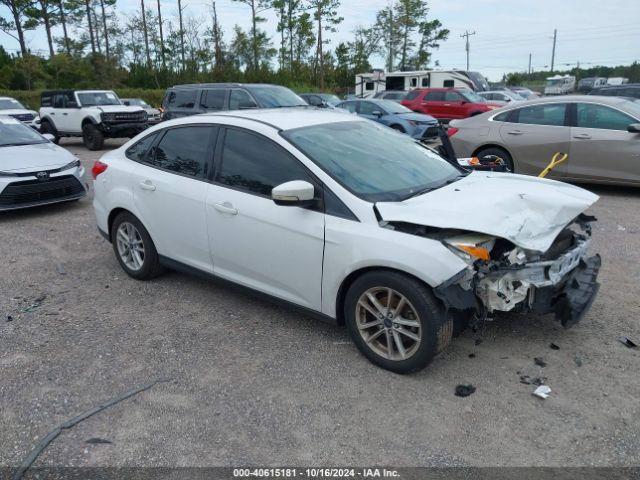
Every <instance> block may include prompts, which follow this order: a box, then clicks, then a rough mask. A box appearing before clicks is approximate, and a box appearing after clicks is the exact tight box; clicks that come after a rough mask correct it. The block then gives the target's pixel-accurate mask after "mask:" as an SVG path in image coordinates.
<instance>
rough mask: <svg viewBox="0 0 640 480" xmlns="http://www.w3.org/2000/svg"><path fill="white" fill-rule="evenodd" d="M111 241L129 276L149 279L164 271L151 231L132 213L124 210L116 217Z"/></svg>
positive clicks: (119, 261)
mask: <svg viewBox="0 0 640 480" xmlns="http://www.w3.org/2000/svg"><path fill="white" fill-rule="evenodd" d="M111 243H112V244H113V251H114V252H115V254H116V258H117V259H118V263H120V266H121V267H122V269H123V270H124V271H125V272H127V274H128V275H129V276H131V277H133V278H135V279H138V280H149V279H151V278H154V277H156V276H158V275H159V274H160V273H162V266H161V265H160V259H159V257H158V252H157V250H156V247H155V245H154V244H153V240H151V236H150V235H149V232H147V229H146V228H144V225H142V223H141V222H140V220H138V219H137V218H136V217H135V216H134V215H132V214H131V213H129V212H122V213H120V214H119V215H118V216H117V217H116V218H115V220H114V221H113V225H112V226H111Z"/></svg>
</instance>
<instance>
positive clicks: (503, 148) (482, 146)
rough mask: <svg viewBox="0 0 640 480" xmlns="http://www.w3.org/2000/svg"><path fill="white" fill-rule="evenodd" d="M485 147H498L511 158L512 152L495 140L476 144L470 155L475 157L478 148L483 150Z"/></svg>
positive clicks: (478, 150)
mask: <svg viewBox="0 0 640 480" xmlns="http://www.w3.org/2000/svg"><path fill="white" fill-rule="evenodd" d="M485 148H499V149H500V150H504V151H505V152H507V153H508V154H509V156H510V157H511V159H512V160H513V154H512V153H511V152H510V151H509V149H508V148H506V147H505V146H504V145H500V144H499V143H496V142H490V143H484V144H482V145H479V146H477V147H476V148H475V149H474V150H473V153H471V156H472V157H475V156H476V155H477V154H478V153H479V152H480V150H484V149H485Z"/></svg>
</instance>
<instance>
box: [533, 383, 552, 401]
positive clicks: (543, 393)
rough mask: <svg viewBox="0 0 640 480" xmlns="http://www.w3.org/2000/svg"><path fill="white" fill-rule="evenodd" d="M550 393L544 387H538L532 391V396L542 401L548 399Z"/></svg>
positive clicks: (548, 389)
mask: <svg viewBox="0 0 640 480" xmlns="http://www.w3.org/2000/svg"><path fill="white" fill-rule="evenodd" d="M550 393H551V389H550V388H549V387H548V386H546V385H540V386H539V387H538V388H536V389H535V390H534V391H533V395H535V396H536V397H540V398H542V399H543V400H545V399H546V398H548V397H549V394H550Z"/></svg>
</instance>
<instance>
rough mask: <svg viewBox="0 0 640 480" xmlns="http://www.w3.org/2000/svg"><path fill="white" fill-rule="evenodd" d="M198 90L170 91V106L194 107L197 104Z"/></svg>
mask: <svg viewBox="0 0 640 480" xmlns="http://www.w3.org/2000/svg"><path fill="white" fill-rule="evenodd" d="M196 93H197V91H196V90H174V91H172V92H171V93H169V101H168V105H169V108H193V107H194V106H195V104H196Z"/></svg>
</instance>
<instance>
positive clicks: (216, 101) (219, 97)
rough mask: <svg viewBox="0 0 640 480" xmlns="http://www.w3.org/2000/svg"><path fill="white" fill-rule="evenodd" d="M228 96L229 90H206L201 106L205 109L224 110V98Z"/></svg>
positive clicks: (203, 93)
mask: <svg viewBox="0 0 640 480" xmlns="http://www.w3.org/2000/svg"><path fill="white" fill-rule="evenodd" d="M226 96H227V90H225V89H223V88H219V89H216V90H204V91H203V92H202V99H201V100H200V106H201V107H202V108H204V109H205V110H209V111H216V110H224V100H225V98H226Z"/></svg>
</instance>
